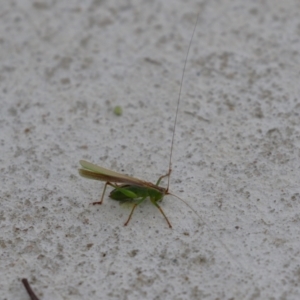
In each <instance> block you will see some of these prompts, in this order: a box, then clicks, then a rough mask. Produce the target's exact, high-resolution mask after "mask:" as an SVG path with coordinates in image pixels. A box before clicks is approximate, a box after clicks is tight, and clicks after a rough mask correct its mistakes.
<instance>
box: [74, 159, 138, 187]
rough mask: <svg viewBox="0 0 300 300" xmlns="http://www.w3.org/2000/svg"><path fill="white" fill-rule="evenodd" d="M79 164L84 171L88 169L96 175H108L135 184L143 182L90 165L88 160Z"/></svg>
mask: <svg viewBox="0 0 300 300" xmlns="http://www.w3.org/2000/svg"><path fill="white" fill-rule="evenodd" d="M79 163H80V164H81V166H82V167H83V168H84V169H87V170H89V171H92V172H95V173H99V174H102V175H107V176H112V177H116V178H123V179H128V180H131V181H134V182H135V183H137V182H142V181H141V180H139V179H137V178H134V177H130V176H127V175H124V174H121V173H118V172H114V171H111V170H108V169H105V168H102V167H100V166H97V165H95V164H92V163H90V162H88V161H86V160H81V161H79ZM115 182H118V181H115ZM119 182H121V181H119ZM122 182H125V181H122Z"/></svg>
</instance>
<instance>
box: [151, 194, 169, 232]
mask: <svg viewBox="0 0 300 300" xmlns="http://www.w3.org/2000/svg"><path fill="white" fill-rule="evenodd" d="M150 200H151V202H152V203H153V204H154V205H155V206H156V207H157V208H158V209H159V211H160V212H161V214H162V215H163V216H164V218H165V219H166V221H167V223H168V225H169V227H170V228H172V225H171V223H170V221H169V219H168V218H167V216H166V215H165V213H164V211H163V210H162V208H161V207H160V206H159V204H158V203H157V202H156V201H155V199H150Z"/></svg>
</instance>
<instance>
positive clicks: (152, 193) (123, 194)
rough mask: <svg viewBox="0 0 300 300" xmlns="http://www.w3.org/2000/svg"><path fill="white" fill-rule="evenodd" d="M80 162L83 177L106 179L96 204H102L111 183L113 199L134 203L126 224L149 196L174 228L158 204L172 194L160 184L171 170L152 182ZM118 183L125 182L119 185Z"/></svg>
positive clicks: (111, 196)
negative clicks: (154, 182)
mask: <svg viewBox="0 0 300 300" xmlns="http://www.w3.org/2000/svg"><path fill="white" fill-rule="evenodd" d="M80 164H81V166H82V167H83V168H84V169H79V174H80V175H81V176H82V177H85V178H89V179H95V180H101V181H106V183H105V186H104V189H103V193H102V197H101V200H100V201H99V202H94V203H93V204H94V205H95V204H102V202H103V197H104V194H105V190H106V187H107V185H110V186H112V187H114V188H115V189H114V190H113V191H112V192H111V193H110V195H109V197H110V198H111V199H113V200H116V201H120V202H121V203H122V202H131V203H133V207H132V210H131V213H130V215H129V217H128V219H127V221H126V222H125V224H124V225H125V226H126V225H127V224H128V223H129V221H130V219H131V216H132V214H133V212H134V210H135V208H136V207H137V206H138V205H139V204H141V203H142V202H144V201H145V200H146V199H147V198H148V197H149V198H150V201H151V203H153V204H154V205H155V206H156V207H157V208H158V209H159V211H160V212H161V213H162V215H163V216H164V218H165V219H166V221H167V223H168V225H169V227H170V228H172V225H171V223H170V221H169V220H168V218H167V217H166V215H165V213H164V212H163V210H162V208H161V207H160V206H159V204H158V202H161V201H162V200H163V197H164V196H165V195H166V194H170V193H169V192H168V189H166V188H163V187H160V186H159V183H160V181H161V180H162V178H163V177H166V176H169V174H170V171H169V173H168V174H166V175H163V176H161V177H159V179H158V181H157V182H156V184H153V183H151V182H146V181H142V180H140V179H137V178H134V177H130V176H127V175H124V174H121V173H117V172H114V171H111V170H108V169H105V168H102V167H100V166H97V165H94V164H92V163H89V162H87V161H85V160H81V161H80ZM117 183H125V184H122V185H118V184H117Z"/></svg>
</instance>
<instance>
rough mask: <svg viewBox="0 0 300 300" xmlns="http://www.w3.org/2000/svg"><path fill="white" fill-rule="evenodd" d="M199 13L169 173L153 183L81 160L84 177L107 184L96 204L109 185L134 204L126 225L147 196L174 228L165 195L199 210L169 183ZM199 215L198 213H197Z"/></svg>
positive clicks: (121, 199)
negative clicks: (164, 183)
mask: <svg viewBox="0 0 300 300" xmlns="http://www.w3.org/2000/svg"><path fill="white" fill-rule="evenodd" d="M198 19H199V15H198V17H197V20H196V23H195V26H194V30H193V33H192V37H191V39H190V43H189V46H188V50H187V54H186V58H185V62H184V67H183V72H182V78H181V83H180V88H179V95H178V100H177V108H176V114H175V120H174V125H173V136H172V141H171V149H170V161H169V171H168V173H167V174H165V175H163V176H161V177H159V179H158V180H157V182H156V184H153V183H151V182H146V181H143V180H140V179H137V178H134V177H130V176H127V175H124V174H121V173H117V172H114V171H111V170H108V169H105V168H103V167H100V166H97V165H95V164H92V163H90V162H87V161H85V160H81V161H80V165H81V166H82V169H79V174H80V175H81V176H82V177H85V178H88V179H94V180H100V181H104V182H105V186H104V189H103V192H102V196H101V200H100V201H98V202H93V204H94V205H96V204H102V202H103V198H104V194H105V191H106V187H107V186H108V185H110V186H112V187H113V188H114V190H113V191H111V193H110V195H109V197H110V198H111V199H113V200H116V201H119V202H120V203H124V202H130V203H132V204H133V207H132V210H131V212H130V214H129V217H128V219H127V221H126V222H125V224H124V225H125V226H126V225H128V223H129V221H130V219H131V217H132V214H133V212H134V210H135V209H136V207H137V206H138V205H139V204H141V203H142V202H144V201H145V200H146V199H147V198H149V199H150V201H151V203H152V204H153V205H155V206H156V207H157V208H158V209H159V211H160V212H161V214H162V215H163V216H164V218H165V220H166V221H167V223H168V225H169V227H170V228H172V225H171V223H170V221H169V220H168V218H167V216H166V215H165V213H164V211H163V210H162V208H161V207H160V205H159V203H160V202H161V201H162V200H163V198H164V196H165V195H173V196H175V197H176V198H178V199H179V200H181V201H183V202H184V203H185V204H186V205H187V206H188V207H190V208H191V209H192V210H193V211H194V212H195V213H196V214H197V212H196V211H195V210H194V209H193V208H192V207H191V206H190V205H189V204H188V203H186V202H185V201H184V200H183V199H181V198H179V197H178V196H176V195H174V194H171V193H170V192H169V183H170V175H171V170H172V169H171V161H172V153H173V144H174V138H175V129H176V123H177V115H178V109H179V103H180V97H181V90H182V82H183V77H184V72H185V68H186V63H187V59H188V55H189V51H190V47H191V44H192V40H193V36H194V33H195V29H196V27H197V23H198ZM164 177H168V185H167V187H166V188H164V187H161V186H159V184H160V182H161V180H162V179H163V178H164ZM197 215H198V214H197Z"/></svg>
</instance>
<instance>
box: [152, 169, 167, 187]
mask: <svg viewBox="0 0 300 300" xmlns="http://www.w3.org/2000/svg"><path fill="white" fill-rule="evenodd" d="M169 175H170V171H169V172H168V173H167V174H166V175H162V176H160V177H159V178H158V180H157V182H156V184H155V185H159V184H160V182H161V180H162V179H163V178H164V177H168V176H169Z"/></svg>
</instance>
